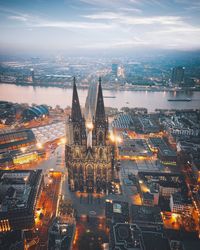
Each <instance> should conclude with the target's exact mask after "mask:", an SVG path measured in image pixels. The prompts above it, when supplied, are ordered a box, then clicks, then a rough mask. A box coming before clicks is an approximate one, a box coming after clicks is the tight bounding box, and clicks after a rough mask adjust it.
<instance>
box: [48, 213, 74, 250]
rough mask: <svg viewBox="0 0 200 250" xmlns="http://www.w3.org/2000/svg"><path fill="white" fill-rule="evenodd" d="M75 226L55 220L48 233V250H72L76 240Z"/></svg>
mask: <svg viewBox="0 0 200 250" xmlns="http://www.w3.org/2000/svg"><path fill="white" fill-rule="evenodd" d="M74 231H75V226H74V224H70V223H66V222H64V221H62V220H61V219H59V218H57V217H56V218H55V219H54V221H53V223H52V225H51V227H50V228H49V232H48V250H55V249H62V250H71V249H72V244H73V238H74V233H75V232H74Z"/></svg>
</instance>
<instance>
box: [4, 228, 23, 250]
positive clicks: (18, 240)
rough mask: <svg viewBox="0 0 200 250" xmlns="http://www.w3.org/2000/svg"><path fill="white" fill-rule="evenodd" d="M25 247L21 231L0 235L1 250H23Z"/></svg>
mask: <svg viewBox="0 0 200 250" xmlns="http://www.w3.org/2000/svg"><path fill="white" fill-rule="evenodd" d="M25 245H26V241H25V235H24V232H23V230H14V231H10V232H7V233H0V249H1V250H24V249H26V248H25Z"/></svg>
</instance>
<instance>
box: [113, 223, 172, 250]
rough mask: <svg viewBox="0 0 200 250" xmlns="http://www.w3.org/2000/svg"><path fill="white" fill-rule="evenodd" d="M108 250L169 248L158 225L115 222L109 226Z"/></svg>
mask: <svg viewBox="0 0 200 250" xmlns="http://www.w3.org/2000/svg"><path fill="white" fill-rule="evenodd" d="M109 240H110V241H109V242H110V245H109V247H110V250H116V249H117V250H129V249H130V250H155V249H158V250H160V249H162V250H171V248H170V243H169V240H168V239H167V237H166V236H165V234H164V232H163V229H162V227H160V226H159V225H158V226H157V225H148V226H144V225H143V226H138V225H137V224H128V223H115V224H113V225H112V226H111V228H110V234H109Z"/></svg>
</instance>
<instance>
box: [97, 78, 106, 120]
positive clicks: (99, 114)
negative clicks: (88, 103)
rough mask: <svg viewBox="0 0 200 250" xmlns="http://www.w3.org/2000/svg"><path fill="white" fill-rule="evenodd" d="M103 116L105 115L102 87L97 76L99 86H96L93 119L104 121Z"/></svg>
mask: <svg viewBox="0 0 200 250" xmlns="http://www.w3.org/2000/svg"><path fill="white" fill-rule="evenodd" d="M105 118H106V116H105V108H104V101H103V93H102V87H101V77H99V87H98V94H97V104H96V113H95V120H99V121H105Z"/></svg>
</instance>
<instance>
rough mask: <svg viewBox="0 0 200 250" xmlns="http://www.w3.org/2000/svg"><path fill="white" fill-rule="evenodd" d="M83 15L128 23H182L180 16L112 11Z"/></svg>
mask: <svg viewBox="0 0 200 250" xmlns="http://www.w3.org/2000/svg"><path fill="white" fill-rule="evenodd" d="M84 17H86V18H89V19H92V20H115V21H116V22H118V23H122V24H127V25H128V24H129V25H151V24H161V25H180V24H183V21H182V18H181V17H180V16H151V17H133V16H130V15H124V14H123V13H114V12H100V13H95V14H91V15H85V16H84Z"/></svg>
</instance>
